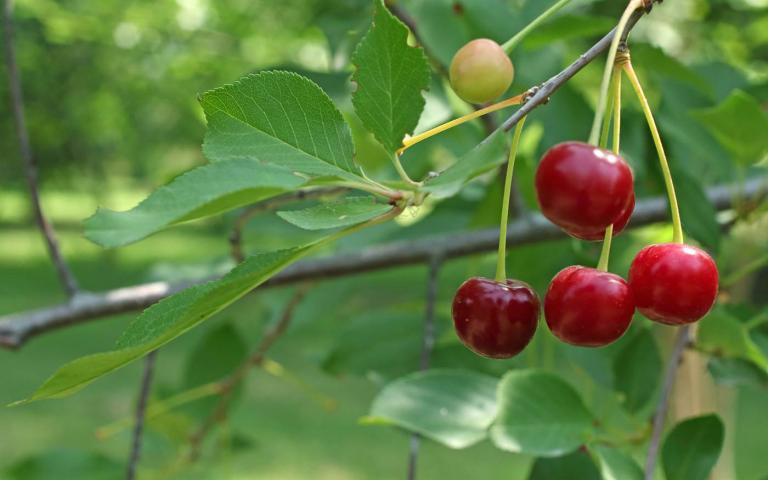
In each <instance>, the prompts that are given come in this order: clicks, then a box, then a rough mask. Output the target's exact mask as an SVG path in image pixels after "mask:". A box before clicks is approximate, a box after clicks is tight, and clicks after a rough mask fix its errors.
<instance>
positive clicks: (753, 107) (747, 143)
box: [692, 90, 768, 165]
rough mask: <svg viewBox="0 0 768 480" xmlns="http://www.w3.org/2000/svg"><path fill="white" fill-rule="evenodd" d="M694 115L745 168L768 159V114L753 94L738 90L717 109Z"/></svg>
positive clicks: (698, 112)
mask: <svg viewBox="0 0 768 480" xmlns="http://www.w3.org/2000/svg"><path fill="white" fill-rule="evenodd" d="M692 115H693V117H694V118H695V119H697V120H698V121H699V122H700V123H701V124H702V125H704V126H705V127H706V128H707V129H708V130H709V132H710V133H711V134H712V135H713V136H714V137H715V138H716V139H717V140H718V141H719V142H720V144H722V145H723V146H724V147H725V148H726V149H727V150H728V151H730V152H731V153H732V154H733V156H734V158H735V159H736V160H737V161H739V162H740V163H742V164H743V165H751V164H753V163H758V162H760V161H761V160H763V159H764V158H766V156H768V135H766V134H765V132H768V114H766V112H765V111H764V110H763V108H762V107H761V105H760V102H758V101H757V100H756V99H754V98H753V97H751V96H750V95H749V94H747V93H745V92H743V91H741V90H736V91H734V92H732V93H731V94H730V95H729V96H728V98H726V99H725V100H723V101H722V102H721V103H720V104H719V105H717V106H716V107H713V108H709V109H704V110H699V111H696V112H693V113H692Z"/></svg>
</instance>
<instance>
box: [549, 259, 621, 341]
mask: <svg viewBox="0 0 768 480" xmlns="http://www.w3.org/2000/svg"><path fill="white" fill-rule="evenodd" d="M634 313H635V302H634V299H633V298H632V291H631V290H630V289H629V285H627V282H625V281H624V279H623V278H621V277H620V276H618V275H614V274H612V273H608V272H602V271H600V270H596V269H594V268H587V267H578V266H576V267H568V268H566V269H564V270H561V271H560V273H558V274H557V275H555V278H554V279H552V283H550V284H549V289H547V295H546V296H545V297H544V318H546V320H547V326H549V329H550V330H551V331H552V333H553V334H555V336H556V337H557V338H559V339H560V340H562V341H564V342H566V343H570V344H571V345H577V346H580V347H602V346H603V345H608V344H609V343H612V342H614V341H616V340H618V339H619V337H621V336H622V335H624V332H626V331H627V328H629V324H630V322H631V321H632V315H633V314H634Z"/></svg>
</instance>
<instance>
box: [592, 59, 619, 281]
mask: <svg viewBox="0 0 768 480" xmlns="http://www.w3.org/2000/svg"><path fill="white" fill-rule="evenodd" d="M611 86H612V87H613V88H612V89H611V98H612V103H613V153H615V154H616V155H618V154H619V148H620V147H621V69H620V68H615V67H614V69H613V75H612V76H611ZM606 118H608V117H606ZM605 123H606V124H608V123H609V122H608V121H606V122H605ZM606 130H607V129H606V128H603V132H604V136H603V137H602V138H601V139H600V143H601V145H602V144H603V142H605V143H608V138H607V137H608V134H607V132H606ZM612 241H613V225H608V228H606V229H605V237H604V238H603V248H602V250H601V251H600V260H599V261H598V263H597V269H598V270H600V271H603V272H607V271H608V261H609V260H610V258H611V242H612Z"/></svg>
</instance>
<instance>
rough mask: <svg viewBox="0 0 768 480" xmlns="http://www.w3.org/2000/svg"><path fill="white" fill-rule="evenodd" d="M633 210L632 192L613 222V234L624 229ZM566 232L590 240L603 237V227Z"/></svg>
mask: <svg viewBox="0 0 768 480" xmlns="http://www.w3.org/2000/svg"><path fill="white" fill-rule="evenodd" d="M634 211H635V194H634V193H633V194H632V200H631V201H630V202H629V205H627V208H625V209H624V211H623V212H622V213H621V216H620V217H619V219H618V220H616V222H615V223H614V224H613V236H614V237H615V236H616V235H618V234H620V233H621V232H622V231H624V227H626V226H627V224H628V223H629V219H630V218H631V217H632V212H634ZM566 233H568V235H570V236H572V237H576V238H579V239H581V240H588V241H590V242H598V241H602V240H603V239H604V238H605V229H603V230H567V231H566Z"/></svg>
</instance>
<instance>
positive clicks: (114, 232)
mask: <svg viewBox="0 0 768 480" xmlns="http://www.w3.org/2000/svg"><path fill="white" fill-rule="evenodd" d="M304 182H305V180H304V179H302V178H301V177H299V176H297V175H294V174H293V173H292V172H291V171H290V170H287V169H285V168H283V167H278V166H274V165H265V164H263V163H260V162H255V161H252V160H231V161H226V162H218V163H212V164H209V165H205V166H202V167H198V168H195V169H194V170H190V171H189V172H187V173H185V174H183V175H181V176H179V177H176V178H175V179H173V180H172V181H171V182H170V183H169V184H167V185H165V186H163V187H160V188H159V189H158V190H156V191H155V192H153V193H152V194H151V195H150V196H149V197H147V198H146V199H145V200H144V201H142V202H141V203H140V204H138V205H137V206H135V207H134V208H132V209H131V210H128V211H125V212H115V211H112V210H103V209H100V210H99V211H97V212H96V214H95V215H93V216H92V217H91V218H89V219H88V220H86V221H85V236H86V237H88V239H90V240H91V241H93V242H96V243H98V244H99V245H102V246H104V247H119V246H121V245H127V244H129V243H132V242H135V241H137V240H141V239H142V238H144V237H147V236H149V235H151V234H153V233H155V232H158V231H159V230H162V229H163V228H165V227H168V226H170V225H173V224H175V223H179V222H184V221H189V220H194V219H197V218H203V217H208V216H211V215H216V214H218V213H222V212H225V211H227V210H232V209H234V208H238V207H241V206H243V205H247V204H250V203H253V202H258V201H260V200H263V199H265V198H268V197H272V196H275V195H278V194H281V193H284V192H286V191H289V190H293V189H296V188H298V187H300V186H301V185H302V184H303V183H304Z"/></svg>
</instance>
